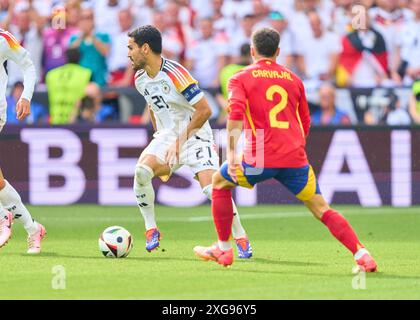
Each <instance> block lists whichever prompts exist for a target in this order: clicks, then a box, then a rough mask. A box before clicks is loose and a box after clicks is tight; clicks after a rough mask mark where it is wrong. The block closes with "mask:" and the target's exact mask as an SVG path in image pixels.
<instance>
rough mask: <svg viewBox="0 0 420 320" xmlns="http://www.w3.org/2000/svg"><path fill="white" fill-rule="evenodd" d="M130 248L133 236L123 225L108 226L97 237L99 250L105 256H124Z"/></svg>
mask: <svg viewBox="0 0 420 320" xmlns="http://www.w3.org/2000/svg"><path fill="white" fill-rule="evenodd" d="M132 248H133V238H132V236H131V234H130V232H128V231H127V230H126V229H124V228H123V227H119V226H112V227H108V228H106V229H105V230H104V231H103V232H102V234H101V236H100V237H99V250H100V251H101V252H102V254H103V255H104V256H105V257H107V258H125V257H127V256H128V254H129V253H130V251H131V249H132Z"/></svg>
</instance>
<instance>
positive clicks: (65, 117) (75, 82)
mask: <svg viewBox="0 0 420 320" xmlns="http://www.w3.org/2000/svg"><path fill="white" fill-rule="evenodd" d="M66 57H67V63H66V64H65V65H64V66H61V67H58V68H55V69H53V70H51V71H49V72H48V73H47V75H46V85H47V89H48V100H49V107H50V115H51V118H50V122H51V124H57V125H59V124H68V123H70V120H71V114H72V112H73V109H74V106H75V104H76V102H77V101H78V100H79V99H80V98H81V97H83V95H84V93H85V90H86V87H87V85H88V83H89V81H90V79H91V77H92V72H91V71H90V70H89V69H87V68H84V67H81V66H80V65H79V60H80V53H79V50H78V49H77V48H73V49H68V50H67V51H66Z"/></svg>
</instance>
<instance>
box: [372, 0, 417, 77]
mask: <svg viewBox="0 0 420 320" xmlns="http://www.w3.org/2000/svg"><path fill="white" fill-rule="evenodd" d="M369 16H370V21H371V24H372V27H373V28H374V29H375V30H376V31H378V32H379V33H380V34H381V35H382V36H383V37H384V40H385V44H386V48H387V52H388V64H389V68H390V70H391V71H392V72H393V75H394V78H396V77H395V74H396V73H397V69H398V67H399V66H398V51H397V47H398V39H399V36H398V35H399V34H400V33H401V29H402V28H403V26H404V25H406V24H407V23H408V22H409V21H410V20H412V18H413V13H412V12H411V11H410V10H407V9H405V8H401V7H400V6H399V4H398V1H396V0H376V7H373V8H371V9H369ZM396 80H398V78H396Z"/></svg>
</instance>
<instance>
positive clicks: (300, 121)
mask: <svg viewBox="0 0 420 320" xmlns="http://www.w3.org/2000/svg"><path fill="white" fill-rule="evenodd" d="M228 89H229V119H230V120H243V121H244V129H245V137H246V142H245V147H244V161H245V163H247V164H249V165H252V166H256V167H259V168H261V167H264V168H298V167H303V166H305V165H307V164H308V159H307V157H306V152H305V143H306V136H307V135H308V133H309V127H310V123H311V118H310V114H309V107H308V102H307V100H306V95H305V90H304V87H303V83H302V80H300V79H299V77H298V76H296V75H295V74H294V73H292V72H291V71H290V70H288V69H287V68H285V67H283V66H281V65H279V64H277V63H275V62H274V61H271V60H269V59H262V60H260V61H258V62H256V63H254V64H252V65H250V66H248V67H246V68H245V69H243V70H241V71H239V72H238V73H237V74H235V75H234V76H233V77H232V78H231V79H230V80H229V85H228Z"/></svg>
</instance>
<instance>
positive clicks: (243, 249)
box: [203, 185, 252, 259]
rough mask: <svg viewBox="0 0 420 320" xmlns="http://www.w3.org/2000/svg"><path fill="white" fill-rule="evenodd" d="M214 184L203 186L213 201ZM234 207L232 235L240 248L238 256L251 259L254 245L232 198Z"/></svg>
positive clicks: (204, 191) (205, 192)
mask: <svg viewBox="0 0 420 320" xmlns="http://www.w3.org/2000/svg"><path fill="white" fill-rule="evenodd" d="M212 191H213V188H212V185H208V186H206V187H204V188H203V193H204V194H205V195H206V196H207V198H209V200H210V201H212ZM232 208H233V222H232V235H233V238H234V239H235V243H236V247H237V248H238V258H240V259H249V258H251V257H252V247H251V244H250V242H249V239H248V237H247V235H246V231H245V229H244V227H243V226H242V223H241V220H240V217H239V212H238V208H237V207H236V205H235V202H234V201H233V199H232Z"/></svg>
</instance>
